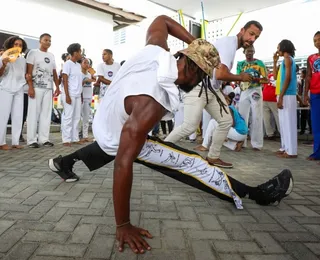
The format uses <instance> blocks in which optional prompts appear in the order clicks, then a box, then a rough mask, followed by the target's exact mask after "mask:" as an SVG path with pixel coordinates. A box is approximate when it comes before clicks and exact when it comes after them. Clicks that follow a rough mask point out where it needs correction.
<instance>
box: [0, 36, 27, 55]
mask: <svg viewBox="0 0 320 260" xmlns="http://www.w3.org/2000/svg"><path fill="white" fill-rule="evenodd" d="M18 40H19V41H22V50H21V52H22V53H25V51H26V50H27V49H28V46H27V43H26V42H25V40H24V39H22V38H20V37H19V36H11V37H9V38H8V39H7V40H6V41H5V42H4V44H3V48H4V49H5V50H8V49H11V48H13V46H14V43H15V42H16V41H18Z"/></svg>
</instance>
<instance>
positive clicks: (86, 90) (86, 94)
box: [82, 72, 93, 100]
mask: <svg viewBox="0 0 320 260" xmlns="http://www.w3.org/2000/svg"><path fill="white" fill-rule="evenodd" d="M91 78H92V76H91V74H90V73H89V72H87V73H86V74H84V73H82V81H83V80H84V79H91ZM92 93H93V89H92V84H91V82H86V83H84V84H83V89H82V97H83V99H90V100H91V99H92Z"/></svg>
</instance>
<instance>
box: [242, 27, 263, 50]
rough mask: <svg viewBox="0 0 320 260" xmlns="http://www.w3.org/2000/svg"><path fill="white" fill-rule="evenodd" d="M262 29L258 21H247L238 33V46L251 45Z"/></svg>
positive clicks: (245, 46)
mask: <svg viewBox="0 0 320 260" xmlns="http://www.w3.org/2000/svg"><path fill="white" fill-rule="evenodd" d="M262 30H263V27H262V25H261V24H260V23H259V22H257V21H249V22H247V23H246V24H245V26H244V27H243V28H242V29H241V31H240V32H239V34H238V39H239V47H242V48H244V49H246V48H248V47H249V46H251V45H253V43H254V42H255V41H256V40H257V39H258V38H259V36H260V34H261V32H262Z"/></svg>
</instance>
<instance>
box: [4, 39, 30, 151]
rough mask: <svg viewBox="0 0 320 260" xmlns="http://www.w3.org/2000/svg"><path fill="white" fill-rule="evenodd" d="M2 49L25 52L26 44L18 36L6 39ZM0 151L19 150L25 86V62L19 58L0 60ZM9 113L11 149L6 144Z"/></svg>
mask: <svg viewBox="0 0 320 260" xmlns="http://www.w3.org/2000/svg"><path fill="white" fill-rule="evenodd" d="M3 46H4V49H5V50H8V49H11V48H13V47H19V48H21V52H22V53H24V52H25V51H26V50H27V44H26V42H25V41H24V40H23V39H21V38H20V37H18V36H12V37H10V38H8V39H7V40H6V41H5V43H4V44H3ZM0 66H1V67H0V77H1V81H0V150H11V149H12V148H15V149H21V148H23V147H22V146H21V145H19V137H20V134H21V128H22V118H23V87H24V86H25V85H26V79H25V75H26V60H25V58H24V57H22V56H19V57H18V58H17V59H16V60H15V61H14V62H13V61H11V60H10V58H9V57H7V58H4V59H2V58H1V59H0ZM10 113H11V133H12V147H10V146H8V145H7V143H6V133H7V123H8V119H9V116H10Z"/></svg>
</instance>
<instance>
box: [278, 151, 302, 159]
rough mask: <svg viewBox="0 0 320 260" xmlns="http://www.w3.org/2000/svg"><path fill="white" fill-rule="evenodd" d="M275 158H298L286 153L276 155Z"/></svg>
mask: <svg viewBox="0 0 320 260" xmlns="http://www.w3.org/2000/svg"><path fill="white" fill-rule="evenodd" d="M277 156H278V157H279V158H285V159H293V158H297V157H298V155H289V154H287V153H286V152H284V153H283V154H278V155H277Z"/></svg>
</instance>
